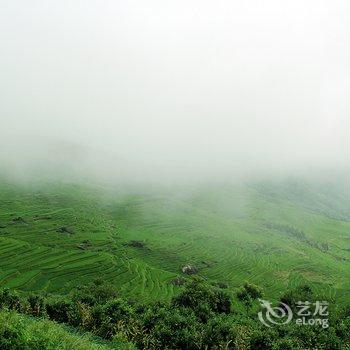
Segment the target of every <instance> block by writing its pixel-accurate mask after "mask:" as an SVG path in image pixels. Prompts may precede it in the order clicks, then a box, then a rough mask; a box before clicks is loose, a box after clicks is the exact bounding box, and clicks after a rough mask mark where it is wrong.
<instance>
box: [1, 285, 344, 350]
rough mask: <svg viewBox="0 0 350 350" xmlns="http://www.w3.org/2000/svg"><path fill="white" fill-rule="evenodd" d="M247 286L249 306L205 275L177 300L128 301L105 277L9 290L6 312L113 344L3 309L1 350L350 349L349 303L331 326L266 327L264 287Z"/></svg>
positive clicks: (293, 296)
mask: <svg viewBox="0 0 350 350" xmlns="http://www.w3.org/2000/svg"><path fill="white" fill-rule="evenodd" d="M242 291H244V293H243V294H244V295H245V296H247V295H248V296H249V301H250V302H249V305H248V307H247V303H246V299H244V300H242V301H239V299H240V298H238V299H235V298H231V297H230V295H229V294H228V293H227V292H225V291H223V290H222V289H220V288H217V287H215V286H211V285H209V284H208V283H207V282H206V281H204V280H202V279H198V278H194V279H193V280H191V281H190V282H187V283H186V285H185V287H184V288H183V289H182V290H181V292H180V293H179V294H178V295H177V296H176V297H174V298H173V299H172V301H171V302H170V303H164V302H157V303H146V304H141V303H135V302H130V301H127V300H125V299H123V298H121V297H119V296H118V292H117V290H116V289H115V288H114V287H113V286H112V285H111V284H109V283H106V282H103V281H102V280H96V281H94V282H93V283H90V284H88V285H84V286H81V287H78V288H76V289H73V290H72V291H71V293H69V295H66V296H62V295H36V296H33V295H30V296H28V297H20V296H19V295H18V294H16V293H14V292H11V291H8V290H3V291H2V292H1V294H0V307H1V308H3V309H4V310H15V311H17V312H21V313H23V314H26V315H30V316H36V317H39V316H40V317H43V318H48V319H51V320H54V321H56V322H60V323H64V324H66V325H69V326H70V327H75V328H76V329H77V330H79V331H80V332H90V334H93V335H94V336H95V337H98V338H99V339H105V342H106V343H105V345H96V342H97V339H98V338H95V343H93V342H92V343H90V342H91V336H90V337H87V336H86V335H85V336H84V337H81V338H77V336H76V335H74V336H73V335H71V334H68V333H67V332H66V331H65V330H63V329H62V328H59V327H58V326H57V325H56V324H53V323H50V322H48V321H43V320H42V321H35V322H34V321H33V320H30V319H28V317H23V316H19V315H17V314H14V313H13V311H10V312H9V311H7V312H5V311H3V312H2V313H0V315H1V316H2V320H3V323H4V324H3V326H2V330H1V334H0V341H1V342H2V343H1V344H2V347H1V349H9V350H12V349H13V350H15V349H22V348H23V349H26V347H25V345H26V346H27V348H30V349H36V348H37V349H56V348H57V349H61V348H62V349H68V348H69V346H72V344H73V343H74V342H76V344H77V345H76V347H74V348H76V349H79V348H82V349H85V348H89V349H90V348H91V349H95V348H96V349H107V348H113V349H134V348H135V349H147V350H152V349H154V350H156V349H191V350H192V349H193V350H194V349H213V350H215V349H237V350H238V349H239V350H256V349H266V350H269V349H270V350H277V349H281V350H282V349H283V350H284V349H295V350H302V349H316V348H317V349H328V350H330V349H334V350H341V349H343V350H345V349H350V333H349V329H350V313H349V309H348V308H334V307H332V309H331V310H330V311H331V312H330V316H329V319H328V324H329V327H328V328H322V327H321V326H320V325H316V326H310V325H308V326H300V325H297V324H296V323H293V322H291V323H290V324H288V325H287V326H286V325H280V326H275V327H273V328H267V327H265V326H263V325H262V324H261V323H260V322H259V320H258V319H257V317H256V315H257V312H258V311H259V309H260V306H259V303H258V302H257V300H256V297H258V296H260V295H261V291H260V290H259V288H258V287H256V286H252V285H249V284H245V285H244V286H243V287H242V290H241V292H240V293H239V295H241V294H242ZM305 293H306V296H307V297H308V300H313V297H314V296H313V293H312V291H311V288H309V287H308V286H303V287H301V288H298V289H297V290H296V291H289V292H287V294H286V296H285V297H283V300H284V302H285V303H289V304H288V305H289V306H290V307H292V308H293V307H294V304H295V303H296V302H297V301H298V300H299V298H300V296H303V297H304V296H305ZM28 322H29V323H28ZM45 330H46V331H45ZM101 342H102V341H100V343H101ZM132 344H134V345H132ZM55 346H56V347H55ZM79 346H80V347H79ZM84 346H85V347H84ZM87 346H90V347H87Z"/></svg>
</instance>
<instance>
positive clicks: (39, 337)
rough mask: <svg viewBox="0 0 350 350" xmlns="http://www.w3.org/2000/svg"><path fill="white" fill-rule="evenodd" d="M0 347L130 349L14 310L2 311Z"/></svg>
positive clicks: (76, 349)
mask: <svg viewBox="0 0 350 350" xmlns="http://www.w3.org/2000/svg"><path fill="white" fill-rule="evenodd" d="M0 348H1V349H3V350H21V349H23V350H26V349H28V350H29V349H30V350H36V349H37V350H72V349H74V350H109V349H116V350H118V349H120V350H127V349H129V350H131V349H134V347H132V346H129V345H127V344H123V343H121V342H119V343H117V342H115V343H114V344H112V343H110V344H109V343H107V342H102V341H101V340H99V339H97V338H93V337H92V336H91V335H88V334H79V333H77V332H76V331H74V330H72V329H70V328H68V327H64V326H62V325H59V324H57V323H55V322H52V321H48V320H38V319H33V318H30V317H28V316H23V315H20V314H17V313H16V312H13V311H5V310H2V311H0Z"/></svg>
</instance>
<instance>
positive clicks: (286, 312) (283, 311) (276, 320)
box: [258, 299, 293, 327]
mask: <svg viewBox="0 0 350 350" xmlns="http://www.w3.org/2000/svg"><path fill="white" fill-rule="evenodd" d="M259 302H260V304H261V306H262V307H263V308H264V310H262V311H260V312H259V313H258V317H259V320H260V322H261V323H263V324H264V325H265V326H266V327H271V325H283V324H287V323H289V322H290V321H291V320H292V318H293V312H292V310H291V308H290V307H289V306H288V305H287V304H285V303H280V306H275V307H273V306H272V305H271V303H270V302H269V301H267V300H263V299H259Z"/></svg>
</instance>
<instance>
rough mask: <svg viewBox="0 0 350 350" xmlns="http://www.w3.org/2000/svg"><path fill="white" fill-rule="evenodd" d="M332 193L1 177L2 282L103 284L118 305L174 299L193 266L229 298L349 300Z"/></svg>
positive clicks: (340, 208)
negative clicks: (239, 294)
mask: <svg viewBox="0 0 350 350" xmlns="http://www.w3.org/2000/svg"><path fill="white" fill-rule="evenodd" d="M325 191H327V192H326V193H324V192H325ZM133 193H137V194H133ZM338 193H341V190H337V191H336V190H332V191H331V190H330V189H329V188H327V189H324V188H323V187H316V188H313V187H308V186H307V185H301V184H299V183H296V184H295V183H286V184H283V185H278V184H266V183H264V184H258V185H257V184H254V185H245V186H233V185H225V186H212V187H205V188H201V187H198V188H181V189H173V190H172V191H168V190H167V189H164V188H163V189H162V190H157V191H156V190H151V189H150V190H148V191H144V190H141V189H135V188H133V189H131V190H123V191H121V190H119V191H118V190H114V191H111V190H110V189H109V188H104V187H97V186H95V187H92V186H90V187H86V186H77V185H73V184H61V185H58V184H56V185H52V184H51V185H45V186H44V185H42V186H37V187H35V186H33V185H32V186H29V185H28V184H27V185H22V186H20V185H13V184H11V183H9V182H8V181H5V180H2V181H1V185H0V286H2V287H9V288H16V289H18V290H22V291H24V292H28V291H41V290H46V291H49V292H67V291H69V290H70V289H72V288H73V287H74V286H76V285H78V284H84V283H85V282H88V281H91V280H92V279H94V278H97V277H103V278H104V279H105V280H107V281H111V282H113V283H114V284H115V285H117V286H118V288H119V292H120V293H121V295H123V296H125V297H128V298H135V299H137V300H143V301H152V300H170V299H171V297H173V296H174V295H176V293H177V292H178V290H179V286H178V285H177V283H172V281H174V280H175V279H176V278H187V275H188V273H183V272H182V269H183V267H185V266H188V265H189V266H191V267H192V268H193V269H192V270H190V271H189V273H192V272H194V273H196V274H199V275H200V276H203V277H205V278H207V279H208V280H209V281H211V282H214V283H222V284H224V285H226V286H227V287H228V289H229V290H230V291H232V293H235V289H236V288H238V287H240V286H241V285H242V283H243V281H245V280H247V281H249V282H250V283H253V284H257V285H259V286H261V287H262V288H263V289H264V290H265V292H266V295H267V296H268V297H269V298H270V299H275V300H276V299H278V298H279V297H280V294H281V291H282V290H286V289H293V288H295V287H297V286H299V285H303V284H305V283H308V284H310V285H312V287H313V289H314V290H315V292H316V293H319V294H320V297H325V298H328V299H334V300H337V301H338V302H345V301H346V299H347V295H348V292H349V290H350V269H349V261H350V221H349V220H350V219H349V218H348V217H347V216H346V215H348V214H347V213H349V211H348V208H349V207H350V205H349V206H348V203H347V202H346V200H345V199H344V198H343V197H341V196H340V195H339V194H338Z"/></svg>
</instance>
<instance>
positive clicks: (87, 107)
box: [0, 0, 350, 181]
mask: <svg viewBox="0 0 350 350" xmlns="http://www.w3.org/2000/svg"><path fill="white" fill-rule="evenodd" d="M349 13H350V3H349V2H348V1H347V0H335V1H319V0H317V1H316V0H310V1H301V0H296V1H283V2H281V1H277V0H267V1H249V2H243V1H228V0H223V1H215V2H212V1H206V0H205V1H203V0H202V1H199V0H193V1H183V0H179V1H164V0H163V1H160V0H150V1H140V0H135V1H133V0H125V1H108V0H106V1H103V2H101V1H94V0H84V1H67V0H62V1H47V0H45V1H44V0H37V1H35V0H34V1H30V2H28V1H24V0H22V1H21V0H12V1H2V2H1V3H0V50H1V52H0V69H1V80H0V98H1V101H0V167H1V168H3V169H10V170H9V171H11V172H12V173H13V174H17V175H18V176H25V175H27V174H36V173H37V172H40V173H47V174H49V175H50V174H51V175H52V174H57V173H63V174H65V175H68V176H69V174H74V175H75V176H77V177H79V176H84V177H86V176H96V177H101V178H109V179H113V178H115V179H126V180H131V179H137V180H140V179H144V180H154V181H161V180H162V181H163V180H164V179H169V180H170V181H173V180H177V179H179V180H189V179H207V178H209V179H217V178H225V177H226V178H230V177H233V176H235V177H240V176H247V175H255V176H256V175H257V174H259V173H264V174H279V173H287V174H290V173H293V174H294V173H295V172H298V171H306V172H308V169H312V171H315V169H330V170H329V171H334V169H339V170H343V169H347V168H348V167H349V165H350V164H349V159H350V158H349V156H350V139H349V137H348V134H349V130H350V119H349V112H350V105H349V98H348V94H349V91H350V49H349V37H350V21H349Z"/></svg>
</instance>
